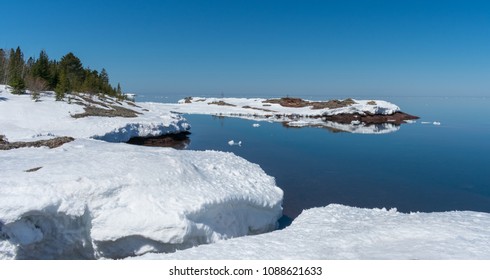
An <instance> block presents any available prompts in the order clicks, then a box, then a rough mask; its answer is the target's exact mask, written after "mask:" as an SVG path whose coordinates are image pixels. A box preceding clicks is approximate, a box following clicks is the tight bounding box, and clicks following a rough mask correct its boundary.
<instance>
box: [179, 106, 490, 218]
mask: <svg viewBox="0 0 490 280" xmlns="http://www.w3.org/2000/svg"><path fill="white" fill-rule="evenodd" d="M306 98H307V97H306ZM380 99H384V100H387V101H390V102H393V103H395V104H397V105H399V106H400V107H401V108H402V110H403V111H404V112H406V113H409V114H413V115H418V116H420V117H421V119H420V120H418V121H417V123H415V124H405V125H403V126H402V127H401V129H400V130H398V131H397V132H394V133H389V134H381V135H364V134H350V133H332V132H329V131H328V130H326V129H321V128H286V127H283V126H282V125H281V124H279V123H267V122H259V123H260V125H261V126H260V127H258V128H255V127H253V126H252V124H253V123H258V122H254V121H249V120H241V119H235V118H217V117H212V116H203V115H186V116H185V117H186V118H187V119H188V121H189V122H190V123H191V125H192V129H191V132H192V134H191V135H190V140H191V141H190V144H189V146H188V149H193V150H207V149H208V150H220V151H230V152H233V153H235V154H236V155H239V156H241V157H243V158H245V159H247V160H249V161H251V162H253V163H257V164H259V165H260V166H261V167H262V168H263V169H264V170H265V172H266V173H267V174H269V175H271V176H274V177H275V178H276V182H277V185H278V186H279V187H281V188H282V189H283V190H284V204H283V206H284V214H285V215H287V216H289V217H293V218H294V217H296V216H297V215H299V214H300V213H301V211H302V210H303V209H306V208H311V207H315V206H325V205H328V204H329V203H340V204H344V205H350V206H358V207H368V208H373V207H378V208H381V207H386V208H393V207H396V208H397V209H398V210H399V211H403V212H410V211H422V212H433V211H448V210H474V211H482V212H490V110H489V108H490V98H485V97H479V98H458V97H451V98H441V97H381V98H380ZM426 121H427V122H430V124H422V122H426ZM433 121H439V122H441V125H440V126H436V125H433V124H432V122H433ZM229 140H235V141H242V146H241V147H239V146H229V145H228V143H227V142H228V141H229Z"/></svg>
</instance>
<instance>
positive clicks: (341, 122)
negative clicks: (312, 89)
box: [155, 97, 417, 134]
mask: <svg viewBox="0 0 490 280" xmlns="http://www.w3.org/2000/svg"><path fill="white" fill-rule="evenodd" d="M155 106H159V107H161V108H162V109H165V110H170V111H175V112H179V113H185V114H208V115H217V116H229V117H239V118H243V119H250V120H255V121H273V122H282V123H284V124H285V125H287V126H294V127H304V126H315V127H325V128H328V129H331V130H334V131H344V132H350V133H364V134H380V133H389V132H394V131H396V130H398V129H399V125H400V124H401V123H404V121H405V120H408V119H411V118H417V117H414V116H410V115H407V114H405V113H402V112H400V108H399V107H398V106H397V105H395V104H392V103H390V102H387V101H383V100H355V99H345V100H330V101H309V100H302V99H298V98H282V99H275V100H274V99H264V98H203V97H189V98H186V99H182V100H180V101H179V102H178V103H177V104H158V105H155Z"/></svg>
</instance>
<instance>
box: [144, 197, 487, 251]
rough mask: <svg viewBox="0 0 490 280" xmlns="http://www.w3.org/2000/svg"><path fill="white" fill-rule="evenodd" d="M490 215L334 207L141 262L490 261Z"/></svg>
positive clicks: (332, 205) (306, 211) (313, 210)
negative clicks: (282, 224) (273, 228)
mask: <svg viewBox="0 0 490 280" xmlns="http://www.w3.org/2000/svg"><path fill="white" fill-rule="evenodd" d="M489 258H490V214H488V213H478V212H469V211H455V212H441V213H410V214H404V213H399V212H397V211H396V210H395V209H391V210H386V209H361V208H354V207H348V206H342V205H336V204H331V205H328V206H326V207H323V208H313V209H309V210H305V211H303V213H302V214H301V215H300V216H299V217H298V218H296V219H295V220H294V221H293V223H292V225H291V226H289V227H287V228H285V229H284V230H280V231H274V232H271V233H266V234H262V235H258V236H247V237H241V238H236V239H232V240H227V241H224V242H217V243H215V244H210V245H202V246H199V247H194V248H191V249H188V250H184V251H177V252H176V253H173V254H147V255H144V256H141V257H139V259H173V260H175V259H489Z"/></svg>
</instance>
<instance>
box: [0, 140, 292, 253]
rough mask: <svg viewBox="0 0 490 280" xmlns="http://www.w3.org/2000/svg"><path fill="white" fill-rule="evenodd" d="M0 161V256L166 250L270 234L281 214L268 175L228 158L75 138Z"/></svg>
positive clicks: (15, 153) (12, 152)
mask: <svg viewBox="0 0 490 280" xmlns="http://www.w3.org/2000/svg"><path fill="white" fill-rule="evenodd" d="M0 163H1V168H0V197H1V199H0V259H1V258H4V259H9V258H18V259H25V258H27V259H36V258H42V259H46V258H55V259H60V258H69V259H73V258H83V259H86V258H100V257H105V258H123V257H127V256H133V255H139V254H143V253H145V252H171V251H173V250H175V249H185V248H188V247H191V246H194V245H197V244H202V243H210V242H216V241H218V240H221V239H226V238H231V237H237V236H243V235H247V234H257V233H263V232H267V231H271V230H273V229H275V228H276V223H277V220H278V219H279V217H280V216H281V213H282V207H281V203H282V197H283V193H282V190H281V189H279V188H278V187H277V186H276V185H275V180H274V178H272V177H270V176H268V175H266V174H265V173H264V171H263V170H262V169H261V168H260V167H259V166H258V165H256V164H252V163H250V162H248V161H246V160H244V159H242V158H240V157H237V156H235V155H233V154H232V153H224V152H216V151H177V150H174V149H170V148H152V147H141V146H133V145H127V144H117V143H106V142H102V141H96V140H90V139H77V140H75V141H73V142H70V143H67V144H65V145H63V146H61V147H59V148H55V149H47V148H22V149H15V150H9V151H3V152H1V153H0ZM27 171H30V172H27Z"/></svg>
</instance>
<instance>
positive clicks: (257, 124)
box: [252, 123, 260, 127]
mask: <svg viewBox="0 0 490 280" xmlns="http://www.w3.org/2000/svg"><path fill="white" fill-rule="evenodd" d="M252 126H253V127H260V124H259V123H254V124H252Z"/></svg>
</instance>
